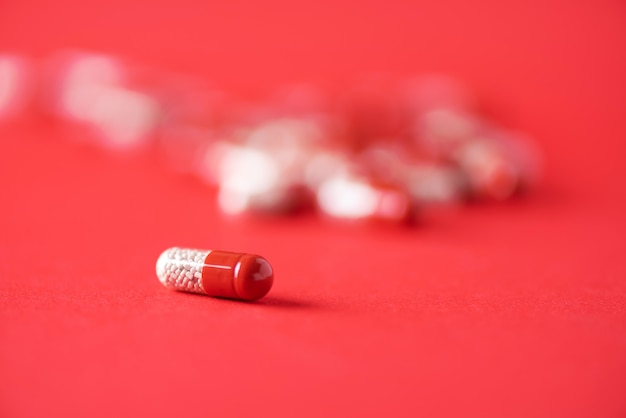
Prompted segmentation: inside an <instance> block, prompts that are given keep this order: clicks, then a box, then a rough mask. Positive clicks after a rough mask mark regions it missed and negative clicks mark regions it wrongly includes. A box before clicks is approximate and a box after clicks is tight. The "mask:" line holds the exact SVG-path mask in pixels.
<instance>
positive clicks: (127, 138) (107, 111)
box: [44, 52, 161, 150]
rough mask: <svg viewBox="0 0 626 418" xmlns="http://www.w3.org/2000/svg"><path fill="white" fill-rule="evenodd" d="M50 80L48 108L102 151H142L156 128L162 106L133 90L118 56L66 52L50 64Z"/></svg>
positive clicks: (148, 96) (125, 69)
mask: <svg viewBox="0 0 626 418" xmlns="http://www.w3.org/2000/svg"><path fill="white" fill-rule="evenodd" d="M48 78H49V83H50V87H49V90H48V92H47V95H46V96H45V97H44V101H45V106H46V107H47V108H48V109H49V110H50V111H52V113H53V114H55V115H57V116H59V117H61V118H63V119H65V120H67V121H73V122H75V123H79V124H83V125H85V126H87V127H88V128H89V129H91V130H92V131H94V133H95V134H96V138H97V139H98V140H99V143H100V145H102V146H103V147H106V148H112V149H115V150H132V149H137V148H140V147H142V146H144V145H146V143H147V142H148V140H149V139H150V137H151V135H152V134H153V132H154V130H155V129H156V127H157V124H158V122H159V117H160V110H161V109H160V106H159V103H158V102H157V101H156V100H155V99H154V98H153V97H152V96H150V95H149V94H147V93H145V92H143V91H141V90H139V89H133V88H132V87H130V80H129V79H130V76H129V70H128V69H127V68H126V66H125V65H124V64H123V63H122V62H121V61H120V60H118V59H116V58H114V57H111V56H106V55H98V54H91V53H82V52H69V53H63V54H60V55H58V56H56V57H54V58H53V59H52V60H51V64H50V70H49V75H48Z"/></svg>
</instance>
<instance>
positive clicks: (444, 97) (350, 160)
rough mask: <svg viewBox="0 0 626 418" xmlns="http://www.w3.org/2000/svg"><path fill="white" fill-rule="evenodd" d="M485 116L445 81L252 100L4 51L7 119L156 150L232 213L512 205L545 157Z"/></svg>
mask: <svg viewBox="0 0 626 418" xmlns="http://www.w3.org/2000/svg"><path fill="white" fill-rule="evenodd" d="M479 109H480V108H479V103H477V100H476V98H475V97H474V96H473V95H472V94H470V93H469V92H468V91H467V90H466V89H465V88H464V87H463V86H461V85H459V84H458V83H456V82H455V81H453V80H450V79H447V78H444V77H424V78H415V79H411V80H400V81H398V80H393V81H391V80H383V79H380V78H378V79H376V78H372V79H371V80H368V81H365V80H361V81H359V82H354V83H352V84H351V85H347V86H345V87H344V88H343V89H341V91H334V90H333V91H332V92H331V91H328V90H325V89H322V88H318V87H316V86H312V85H300V86H292V87H289V88H282V89H277V90H275V91H274V92H272V93H271V94H268V95H267V97H265V98H264V99H262V100H249V99H248V100H243V99H241V98H237V97H235V96H233V95H230V94H226V93H225V92H223V91H220V90H217V89H215V88H209V87H207V85H206V84H205V82H204V80H202V79H199V78H197V77H192V76H182V75H178V74H168V73H166V72H164V71H156V70H154V69H150V68H146V67H142V66H140V65H136V64H129V63H127V62H125V61H123V60H121V59H119V58H117V57H114V56H108V55H99V54H94V53H86V52H77V51H63V52H59V53H57V54H55V55H54V56H52V57H49V58H48V59H46V60H45V61H43V62H37V64H36V65H35V64H34V61H33V60H28V59H26V58H24V57H19V56H11V55H2V54H0V122H1V121H2V120H8V119H11V118H15V117H16V116H18V115H19V114H23V113H27V112H28V113H32V114H36V115H39V117H48V118H49V117H53V118H54V119H55V120H58V121H61V122H62V125H63V126H66V127H68V137H72V138H75V139H77V140H81V141H89V142H92V143H93V144H95V145H97V146H100V147H102V148H106V149H109V150H111V151H114V152H119V153H127V152H141V151H146V150H148V149H151V150H156V152H157V153H158V155H159V156H160V158H161V159H162V160H163V161H164V162H165V163H166V164H167V166H168V167H170V168H172V169H173V170H176V171H178V172H184V173H188V174H192V175H195V176H197V177H199V178H201V179H202V180H203V181H205V182H206V183H207V184H208V185H210V186H211V187H213V188H215V189H216V190H217V200H218V204H219V207H220V208H221V209H222V210H223V211H224V212H225V213H228V214H241V213H270V214H290V213H295V212H301V211H307V210H317V211H319V212H320V213H322V214H323V215H324V216H327V217H331V218H339V219H352V220H376V221H385V222H391V223H411V222H412V221H413V220H415V219H416V216H418V215H419V213H420V212H422V211H424V210H433V209H437V208H442V207H450V206H456V205H459V204H462V203H463V202H467V201H476V200H496V201H501V200H506V199H509V198H511V197H513V196H515V195H516V194H519V193H521V192H523V191H525V190H527V189H528V188H529V187H530V186H532V184H533V182H534V181H535V178H536V176H537V165H538V156H537V152H536V151H535V148H534V146H533V144H531V143H530V142H529V141H528V140H526V139H525V137H524V136H523V135H521V134H519V133H517V132H511V131H508V130H506V129H505V128H503V127H501V126H499V125H498V123H497V121H494V120H491V119H490V118H488V117H487V116H486V115H485V114H484V113H483V112H480V110H479Z"/></svg>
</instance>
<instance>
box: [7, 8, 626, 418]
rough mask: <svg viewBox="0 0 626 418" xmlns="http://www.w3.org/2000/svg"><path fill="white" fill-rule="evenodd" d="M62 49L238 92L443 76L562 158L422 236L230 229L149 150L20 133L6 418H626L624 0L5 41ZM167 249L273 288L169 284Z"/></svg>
mask: <svg viewBox="0 0 626 418" xmlns="http://www.w3.org/2000/svg"><path fill="white" fill-rule="evenodd" d="M61 46H75V47H83V48H89V49H96V50H100V51H104V52H114V53H122V54H124V55H126V56H130V57H132V58H134V59H136V60H138V61H140V62H144V63H149V64H154V65H159V66H162V67H164V68H167V69H169V70H172V71H193V72H195V73H197V74H200V75H202V76H205V77H206V78H207V79H211V80H214V81H215V82H216V83H217V84H218V85H220V86H224V87H225V88H229V89H233V90H236V91H237V90H239V91H249V90H255V89H264V88H268V87H271V86H273V85H276V84H277V83H279V82H283V81H300V80H305V81H319V82H327V81H329V82H341V81H342V80H349V79H350V78H351V77H353V76H355V75H358V74H361V73H366V72H369V71H382V72H388V73H391V74H395V75H398V76H405V75H412V74H420V73H424V72H444V73H447V74H451V75H453V76H456V77H458V78H460V79H461V80H462V81H464V82H465V83H467V84H468V85H469V86H471V87H473V88H475V89H476V91H478V92H479V93H480V94H481V95H482V96H483V97H485V98H486V99H487V102H488V103H489V104H490V105H491V107H492V108H493V109H495V111H496V112H497V114H498V115H499V118H500V120H501V121H503V123H505V124H506V125H507V126H510V127H513V128H516V129H521V130H523V131H525V132H527V133H529V134H531V135H532V136H533V137H534V138H536V140H537V142H538V143H539V145H540V147H541V148H542V149H543V151H544V154H545V160H546V169H545V175H544V178H543V181H542V183H541V185H540V187H539V188H538V190H536V192H535V193H534V194H533V195H532V196H530V197H529V198H528V199H526V200H523V201H521V202H515V203H511V204H505V205H486V206H476V207H471V208H467V209H464V210H463V211H461V212H459V213H456V214H453V215H450V216H445V217H439V218H436V219H432V220H431V221H430V222H427V223H425V225H423V226H421V227H419V228H416V229H407V230H403V229H394V228H374V227H371V228H368V227H355V226H347V225H338V224H332V223H331V224H329V223H327V222H323V221H322V220H319V219H317V218H315V217H313V216H310V217H302V218H298V219H284V220H281V219H275V220H263V219H257V220H255V219H252V220H244V221H236V220H230V219H227V218H224V217H222V216H221V215H220V214H219V213H218V211H217V208H216V206H215V203H214V199H212V195H211V193H210V192H208V191H207V190H206V189H205V188H204V187H203V186H202V185H201V184H199V183H194V182H189V181H187V180H185V179H181V178H178V177H176V176H174V175H172V174H171V173H168V172H167V171H166V170H164V169H163V168H162V167H161V166H159V165H158V164H157V163H156V162H155V161H154V159H153V158H151V157H150V156H147V155H144V156H138V157H128V158H116V157H113V156H111V155H106V154H103V153H101V152H99V151H98V150H96V149H91V148H88V147H83V146H78V145H76V144H74V143H71V142H68V141H65V140H64V138H63V135H62V134H61V133H60V132H59V131H58V130H57V129H55V128H54V127H51V126H49V125H45V124H41V123H35V122H33V121H31V120H28V119H26V120H24V121H21V122H19V123H11V124H4V125H2V126H0V204H1V206H0V415H2V416H4V417H23V416H63V417H74V416H76V417H79V416H81V417H82V416H94V417H97V416H137V415H139V414H145V415H150V416H189V417H196V416H198V417H199V416H216V415H217V416H245V415H252V414H258V415H267V416H285V417H286V416H324V415H334V416H346V415H354V416H383V415H389V416H417V415H418V414H421V415H422V416H534V417H554V416H567V417H575V416H594V417H595V416H606V417H618V416H626V395H625V394H626V266H625V264H624V262H623V258H624V248H625V246H624V244H625V241H626V236H625V234H624V232H625V228H624V227H625V226H626V222H625V221H626V218H625V217H624V215H623V213H624V210H625V209H626V199H625V198H624V196H625V192H626V186H625V185H624V176H625V174H626V173H625V169H624V166H623V158H624V156H625V155H626V154H625V151H626V146H625V145H624V144H625V141H624V139H625V137H626V123H625V119H624V116H625V109H626V83H625V81H624V80H625V78H624V75H625V74H626V54H625V51H626V4H625V3H624V2H622V1H618V0H615V1H612V0H599V1H562V2H559V1H536V2H535V1H530V2H529V1H521V0H520V1H513V2H499V1H495V0H494V1H488V0H481V1H473V2H467V1H460V0H443V1H437V2H415V1H404V2H402V1H387V2H380V3H379V2H374V1H351V2H349V1H338V2H331V1H318V2H312V3H310V4H305V3H304V2H288V1H276V0H270V1H264V2H259V3H256V2H252V1H249V0H235V1H229V2H215V3H214V4H211V3H210V2H198V3H197V4H194V2H191V1H188V0H178V1H170V2H155V1H148V0H139V1H132V2H129V1H119V0H118V1H104V0H99V1H94V2H81V1H78V0H59V1H54V2H38V1H33V0H23V1H17V0H9V1H7V0H4V1H3V2H2V3H0V49H2V50H5V51H13V52H18V53H25V54H29V55H31V56H33V57H39V56H43V55H45V54H46V53H48V52H50V51H53V50H55V49H57V48H59V47H61ZM174 245H176V246H188V247H201V248H202V247H205V248H216V249H226V250H241V251H249V252H255V253H260V254H262V255H264V256H265V257H267V258H268V259H269V260H271V262H272V263H273V265H274V268H275V272H276V281H275V286H274V289H273V290H272V291H271V293H270V294H269V295H268V296H267V298H265V299H263V300H261V301H260V302H258V303H239V302H235V301H228V300H219V299H212V298H207V297H200V296H195V295H189V294H181V293H176V292H170V291H168V290H166V289H164V288H162V286H161V285H160V284H159V283H158V281H157V280H156V277H155V274H154V263H155V261H156V258H157V257H158V255H159V253H160V252H161V251H162V250H163V249H165V248H167V247H169V246H174Z"/></svg>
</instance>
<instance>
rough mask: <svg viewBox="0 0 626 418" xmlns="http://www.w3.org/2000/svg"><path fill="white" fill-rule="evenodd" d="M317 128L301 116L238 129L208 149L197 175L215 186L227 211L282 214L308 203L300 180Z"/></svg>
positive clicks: (302, 179)
mask: <svg viewBox="0 0 626 418" xmlns="http://www.w3.org/2000/svg"><path fill="white" fill-rule="evenodd" d="M318 135H319V132H318V131H317V129H316V127H315V126H314V125H311V124H309V123H308V122H307V121H302V120H289V119H281V120H273V121H268V122H266V123H264V124H262V125H260V126H258V127H255V128H253V129H250V130H244V131H243V132H236V133H234V136H235V138H236V141H230V142H229V141H219V142H216V143H214V144H212V145H210V146H209V148H208V149H207V152H206V155H205V159H204V163H203V166H202V171H201V176H202V177H203V178H204V179H205V180H207V181H209V182H210V183H213V184H215V185H217V187H218V190H219V191H218V203H219V205H220V207H221V208H222V210H223V211H224V212H226V213H231V214H238V213H242V212H246V211H257V212H270V213H271V212H274V213H286V212H293V211H296V210H300V209H303V208H305V207H306V206H308V205H309V204H310V199H309V198H308V197H307V195H308V193H307V189H306V187H305V183H304V169H305V162H306V160H307V158H308V157H309V155H310V152H311V150H312V149H313V148H314V147H315V146H316V142H317V141H318V140H319V138H318Z"/></svg>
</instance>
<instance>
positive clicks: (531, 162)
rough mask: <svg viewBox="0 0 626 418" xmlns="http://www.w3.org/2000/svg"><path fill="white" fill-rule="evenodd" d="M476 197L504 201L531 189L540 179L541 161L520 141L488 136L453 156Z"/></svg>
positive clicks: (500, 134) (499, 133) (493, 133)
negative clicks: (526, 188) (531, 185)
mask: <svg viewBox="0 0 626 418" xmlns="http://www.w3.org/2000/svg"><path fill="white" fill-rule="evenodd" d="M454 159H455V161H456V162H457V164H458V165H459V167H460V168H461V169H462V170H463V171H464V172H465V174H466V176H467V179H468V182H469V186H470V189H471V190H472V193H473V194H474V195H475V196H477V197H483V198H488V199H494V200H504V199H507V198H509V197H511V196H512V195H514V194H515V193H517V192H518V191H520V190H521V189H523V188H525V187H528V186H529V185H530V184H531V183H532V182H533V181H534V179H535V177H536V176H537V171H538V170H537V166H538V157H537V155H536V153H534V152H533V150H532V148H531V147H530V146H529V145H526V142H525V141H523V140H522V139H521V138H519V137H517V138H516V137H515V136H514V135H512V134H506V133H504V132H502V131H490V132H485V133H484V134H483V135H482V136H479V137H476V138H474V139H472V140H470V141H467V142H466V143H465V144H464V145H463V146H462V147H460V148H459V149H458V150H457V151H456V153H455V154H454Z"/></svg>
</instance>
